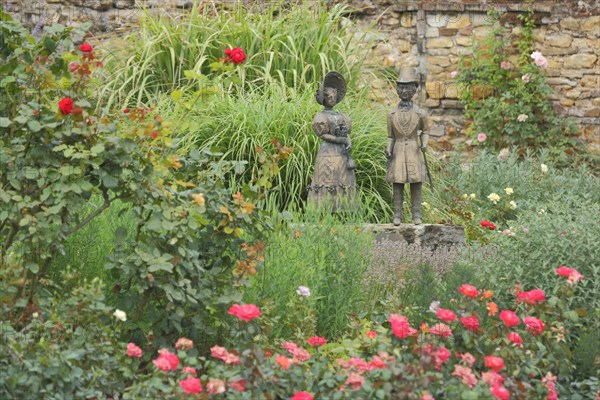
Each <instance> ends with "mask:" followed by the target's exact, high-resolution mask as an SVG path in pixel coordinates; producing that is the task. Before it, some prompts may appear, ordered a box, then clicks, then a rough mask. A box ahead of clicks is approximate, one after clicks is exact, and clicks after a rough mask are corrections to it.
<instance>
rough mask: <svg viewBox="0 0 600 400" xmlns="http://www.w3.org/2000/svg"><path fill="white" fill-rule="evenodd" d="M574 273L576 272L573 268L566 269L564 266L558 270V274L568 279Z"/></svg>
mask: <svg viewBox="0 0 600 400" xmlns="http://www.w3.org/2000/svg"><path fill="white" fill-rule="evenodd" d="M573 271H575V270H574V269H573V268H569V267H565V266H564V265H563V266H560V267H558V268H556V273H557V274H558V275H560V276H566V277H568V276H569V275H571V273H572V272H573Z"/></svg>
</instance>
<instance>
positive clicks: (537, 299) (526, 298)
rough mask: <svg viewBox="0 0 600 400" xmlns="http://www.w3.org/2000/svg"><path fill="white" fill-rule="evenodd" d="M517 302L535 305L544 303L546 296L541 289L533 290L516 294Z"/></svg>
mask: <svg viewBox="0 0 600 400" xmlns="http://www.w3.org/2000/svg"><path fill="white" fill-rule="evenodd" d="M517 301H520V302H522V303H527V304H531V305H536V304H537V303H543V302H544V301H546V295H545V294H544V291H543V290H542V289H533V290H530V291H529V292H519V293H517Z"/></svg>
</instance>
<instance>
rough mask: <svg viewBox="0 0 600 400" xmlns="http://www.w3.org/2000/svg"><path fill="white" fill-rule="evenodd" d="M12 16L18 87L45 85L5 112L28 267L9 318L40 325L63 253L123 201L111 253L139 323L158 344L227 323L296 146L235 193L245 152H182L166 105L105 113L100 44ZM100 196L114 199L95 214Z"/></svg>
mask: <svg viewBox="0 0 600 400" xmlns="http://www.w3.org/2000/svg"><path fill="white" fill-rule="evenodd" d="M0 29H1V32H2V40H4V41H5V42H7V43H10V46H8V49H9V50H10V51H9V52H8V54H7V55H6V56H5V57H6V58H5V61H6V64H3V65H2V69H3V71H5V72H7V77H6V78H4V80H3V82H4V84H5V85H6V86H7V90H8V91H9V92H10V93H18V92H19V91H23V90H24V89H25V86H27V89H28V90H31V93H30V92H26V93H25V95H24V96H15V97H11V98H10V100H11V103H10V104H8V107H6V109H5V110H6V114H5V115H6V117H2V118H1V119H0V121H1V127H2V135H1V136H0V160H2V164H3V165H6V166H7V167H6V168H3V169H2V170H1V171H0V238H1V239H0V240H1V244H2V248H1V254H0V266H2V267H3V268H4V266H5V265H11V266H12V267H13V268H15V269H16V270H17V272H16V273H15V274H13V275H12V276H11V277H10V279H6V280H4V281H3V284H6V286H5V290H3V291H2V296H3V300H4V301H3V303H2V308H1V309H0V316H1V318H2V320H5V319H6V320H10V321H13V322H15V327H16V328H17V329H18V327H19V326H21V325H22V326H25V325H26V324H27V322H28V321H29V320H30V318H31V317H30V314H31V312H30V310H31V309H32V308H35V307H38V305H40V304H42V303H43V301H44V298H46V297H48V296H49V295H51V293H50V294H49V293H48V292H49V291H50V292H51V291H52V290H53V289H52V285H51V283H52V282H48V280H47V278H48V276H57V275H56V274H54V275H52V274H51V271H50V268H51V267H54V268H56V269H60V268H61V267H64V265H57V263H54V261H55V260H57V257H58V255H59V254H63V255H64V254H65V253H66V251H65V250H66V246H67V245H68V244H69V243H68V242H67V241H66V239H67V238H69V236H71V235H73V234H75V233H76V232H78V231H80V230H81V229H83V228H84V227H85V226H86V225H87V224H89V223H90V222H91V221H93V220H94V219H96V218H97V217H98V216H99V215H100V214H101V213H102V212H103V211H105V210H107V209H109V208H110V207H111V205H114V204H115V202H116V201H117V200H119V201H120V202H121V204H126V205H128V206H129V211H128V212H129V216H130V217H131V218H130V219H129V221H128V224H129V226H128V227H127V228H120V229H116V230H115V240H116V241H118V242H119V243H118V244H119V246H118V249H119V250H120V254H116V253H115V254H114V255H113V257H112V259H111V260H107V261H109V262H108V263H107V265H106V266H107V267H108V268H111V269H112V270H113V273H112V274H113V275H112V276H116V277H118V279H119V281H118V282H116V283H117V284H116V285H115V286H114V291H115V292H116V293H115V296H116V297H117V299H116V300H115V302H116V304H117V305H118V306H119V308H121V309H123V310H125V311H126V312H127V313H129V314H131V315H132V316H134V317H135V318H132V322H128V323H127V324H126V325H125V328H126V329H127V330H129V331H131V332H134V334H135V335H137V336H144V335H145V334H149V333H150V332H152V333H153V335H154V336H153V339H155V340H156V342H155V344H156V345H158V344H159V343H160V342H161V341H164V340H169V338H170V335H171V336H172V335H176V334H177V332H178V331H181V330H182V329H184V328H185V329H188V328H190V327H195V328H190V329H191V330H192V331H194V332H198V334H199V335H201V334H202V333H203V332H204V333H210V329H211V328H210V327H211V326H212V327H215V326H216V327H219V321H216V322H215V321H213V320H212V319H211V315H212V314H213V313H214V311H215V309H224V308H225V307H226V306H228V305H231V303H232V302H234V301H236V300H238V299H239V298H240V297H241V293H240V292H239V290H238V289H237V286H238V285H240V284H242V283H243V282H244V280H245V279H246V278H247V277H248V276H249V275H252V274H253V273H255V266H256V265H258V263H259V260H258V255H257V254H252V255H249V254H248V253H247V252H246V251H245V249H246V248H247V247H245V246H260V245H259V244H257V243H256V241H258V240H259V239H260V236H261V235H262V233H263V231H265V230H268V229H269V227H270V225H269V221H270V217H269V215H267V214H266V213H264V212H262V211H261V210H258V209H255V204H253V203H255V202H256V201H257V200H258V199H259V198H260V197H261V196H264V191H265V188H266V187H267V186H269V185H270V182H269V181H270V179H271V177H272V176H273V175H272V174H273V173H274V171H275V170H276V168H277V164H278V163H279V161H280V160H282V159H284V158H286V157H288V155H289V152H290V151H291V149H289V148H287V147H285V146H281V144H279V143H278V142H276V141H275V142H274V143H273V144H270V145H269V148H267V149H265V151H264V153H263V154H262V157H261V159H260V162H261V168H260V173H258V174H257V175H255V176H253V177H252V179H251V180H249V181H247V182H246V184H244V185H240V188H239V192H237V193H235V194H233V193H232V190H231V189H229V188H227V187H226V184H225V183H226V182H227V181H228V180H229V176H230V175H231V174H235V169H236V167H238V166H239V165H238V164H236V163H232V162H224V163H216V162H214V161H215V159H216V158H218V157H220V156H221V155H220V154H211V153H208V152H199V151H189V152H184V151H181V150H180V149H179V148H178V147H177V146H178V144H177V142H176V141H174V140H173V138H172V137H171V135H170V131H169V129H168V128H167V127H168V124H166V123H164V121H163V119H162V118H161V116H160V114H159V113H158V112H157V111H153V110H151V109H148V108H145V107H141V106H140V107H136V108H133V109H130V110H127V111H126V112H123V113H120V114H119V115H116V116H111V117H109V116H107V115H106V114H103V113H100V114H96V113H95V104H94V97H93V95H92V92H91V90H90V86H91V83H92V82H93V81H94V79H97V73H96V72H97V69H98V68H101V67H102V63H101V62H99V60H98V59H97V57H99V54H98V53H97V52H95V51H94V50H93V49H91V48H89V49H86V48H85V47H83V50H82V49H81V48H80V49H78V50H71V49H72V42H71V34H72V29H71V28H64V27H62V26H60V25H55V26H53V27H52V28H50V29H47V31H48V33H47V34H46V35H44V36H43V37H42V38H41V39H40V41H35V40H33V39H32V38H31V37H30V36H29V35H28V33H27V32H26V30H24V29H23V27H22V26H21V25H20V23H18V22H16V21H12V20H11V19H10V17H8V16H6V18H4V15H3V18H2V19H1V20H0ZM69 61H72V62H73V63H75V62H76V63H78V66H77V67H75V66H74V65H73V63H71V64H68V62H69ZM42 89H43V90H42ZM67 93H68V94H69V96H70V97H69V98H67V97H66V95H67ZM34 96H37V97H34ZM61 98H62V100H60V99H61ZM71 98H72V102H71V101H69V99H71ZM59 100H60V101H59ZM57 103H58V104H57ZM271 150H273V151H271ZM178 151H180V153H182V154H177V152H178ZM92 196H96V197H97V198H101V199H102V201H101V203H100V205H99V206H98V207H96V208H92V210H90V211H89V212H88V213H86V210H88V209H89V208H90V206H93V204H94V202H95V201H96V200H93V201H92V202H90V199H91V198H92ZM124 211H127V209H125V210H124ZM131 229H133V230H134V231H135V232H134V234H133V235H132V238H131V236H129V235H131ZM128 238H131V240H130V241H129V242H127V241H126V239H128ZM242 265H243V266H244V268H242ZM248 265H250V266H251V268H250V267H247V266H248ZM246 267H247V268H246ZM99 275H103V274H99ZM111 283H115V282H111ZM140 296H141V297H140ZM212 322H214V324H213V325H211V323H212Z"/></svg>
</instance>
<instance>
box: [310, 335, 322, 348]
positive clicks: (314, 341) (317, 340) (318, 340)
mask: <svg viewBox="0 0 600 400" xmlns="http://www.w3.org/2000/svg"><path fill="white" fill-rule="evenodd" d="M306 341H307V342H308V344H310V345H311V346H313V347H319V346H323V345H324V344H326V343H327V340H325V338H324V337H320V336H314V337H311V338H309V339H306Z"/></svg>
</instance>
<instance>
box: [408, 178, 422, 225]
mask: <svg viewBox="0 0 600 400" xmlns="http://www.w3.org/2000/svg"><path fill="white" fill-rule="evenodd" d="M422 188H423V184H422V183H420V182H419V183H411V184H410V201H411V203H412V218H413V222H414V223H415V225H421V200H422Z"/></svg>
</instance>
